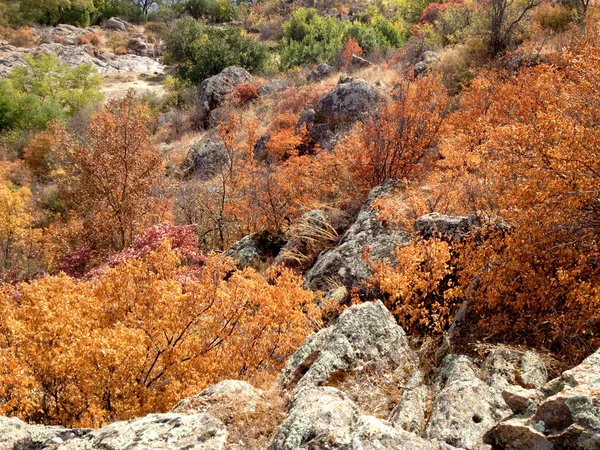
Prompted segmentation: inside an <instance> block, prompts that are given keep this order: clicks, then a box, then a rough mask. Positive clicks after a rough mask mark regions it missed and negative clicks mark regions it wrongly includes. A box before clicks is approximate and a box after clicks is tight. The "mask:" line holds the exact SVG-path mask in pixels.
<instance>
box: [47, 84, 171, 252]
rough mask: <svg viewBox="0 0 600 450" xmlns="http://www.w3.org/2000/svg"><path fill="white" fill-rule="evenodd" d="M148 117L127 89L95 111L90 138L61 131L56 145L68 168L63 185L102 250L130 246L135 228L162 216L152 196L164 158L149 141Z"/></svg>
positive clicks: (89, 238) (92, 241) (91, 240)
mask: <svg viewBox="0 0 600 450" xmlns="http://www.w3.org/2000/svg"><path fill="white" fill-rule="evenodd" d="M149 119H150V115H149V110H148V108H147V106H145V105H144V104H141V103H139V102H137V101H136V100H135V98H134V96H133V93H129V94H128V96H127V97H126V98H124V99H122V100H115V101H111V102H109V103H108V104H107V105H106V106H105V107H104V108H103V109H102V110H100V111H99V112H97V113H96V114H94V115H93V116H92V118H91V120H90V126H89V129H88V134H89V140H88V143H86V144H85V145H82V144H80V143H78V142H76V141H75V140H74V139H73V138H72V137H70V136H69V135H68V134H67V133H66V132H65V131H63V136H62V142H60V143H57V145H56V147H57V148H56V154H57V155H58V157H59V158H60V160H61V162H62V163H63V167H64V169H65V176H64V177H62V178H60V179H58V182H59V185H60V186H61V187H62V189H63V191H64V192H65V194H66V196H67V197H68V198H70V200H71V201H70V203H71V206H72V208H73V209H74V210H76V211H77V213H78V215H79V217H81V219H82V220H83V221H84V224H85V229H86V230H87V231H88V233H87V235H86V238H87V243H88V244H92V246H93V247H95V248H97V249H99V250H101V251H103V252H104V253H106V251H107V250H119V249H122V248H124V247H126V246H127V245H129V244H130V243H131V242H132V240H133V236H134V234H135V232H136V231H139V230H141V229H143V228H145V227H146V226H148V225H151V224H152V223H154V222H157V221H158V220H157V217H158V216H162V215H164V209H163V205H162V204H161V202H160V201H159V200H158V199H156V198H154V197H153V196H152V189H153V188H154V187H155V186H156V185H157V183H158V180H159V177H160V175H161V174H162V161H161V156H160V153H159V152H158V150H157V149H156V147H155V146H154V145H153V144H152V143H151V142H150V133H149V130H148V128H147V124H148V122H149Z"/></svg>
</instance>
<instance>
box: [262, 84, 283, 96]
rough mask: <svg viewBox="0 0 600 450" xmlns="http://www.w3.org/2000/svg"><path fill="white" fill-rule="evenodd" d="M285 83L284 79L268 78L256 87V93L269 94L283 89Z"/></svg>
mask: <svg viewBox="0 0 600 450" xmlns="http://www.w3.org/2000/svg"><path fill="white" fill-rule="evenodd" d="M286 88H287V83H286V82H285V81H284V80H269V81H267V82H266V83H263V84H262V85H261V86H260V87H259V88H258V95H261V96H262V95H270V94H274V93H276V92H281V91H284V90H285V89H286Z"/></svg>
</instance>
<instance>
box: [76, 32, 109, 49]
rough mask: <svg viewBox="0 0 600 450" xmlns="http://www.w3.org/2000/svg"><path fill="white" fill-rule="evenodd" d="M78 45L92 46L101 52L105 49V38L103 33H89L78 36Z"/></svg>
mask: <svg viewBox="0 0 600 450" xmlns="http://www.w3.org/2000/svg"><path fill="white" fill-rule="evenodd" d="M77 44H79V45H88V44H89V45H91V46H92V47H94V49H95V50H96V51H100V50H102V49H103V48H104V38H103V37H102V33H87V34H82V35H80V36H77Z"/></svg>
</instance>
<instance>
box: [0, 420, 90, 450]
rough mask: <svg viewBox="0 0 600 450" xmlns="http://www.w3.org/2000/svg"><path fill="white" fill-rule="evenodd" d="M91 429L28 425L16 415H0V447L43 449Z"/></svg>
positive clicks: (8, 449) (75, 437)
mask: <svg viewBox="0 0 600 450" xmlns="http://www.w3.org/2000/svg"><path fill="white" fill-rule="evenodd" d="M90 431H91V430H88V429H81V430H69V429H66V428H63V427H58V426H46V425H30V424H27V423H25V422H23V421H22V420H20V419H17V418H16V417H3V416H0V449H2V450H5V449H6V450H12V449H13V448H32V449H40V450H41V449H45V448H51V447H52V446H55V445H59V444H64V443H65V442H68V441H71V440H75V439H77V438H79V437H81V436H84V435H86V434H88V433H89V432H90Z"/></svg>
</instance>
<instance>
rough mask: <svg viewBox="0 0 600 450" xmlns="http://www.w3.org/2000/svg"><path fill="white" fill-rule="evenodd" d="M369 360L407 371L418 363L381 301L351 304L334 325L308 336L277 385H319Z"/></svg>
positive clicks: (384, 366) (381, 365) (297, 386)
mask: <svg viewBox="0 0 600 450" xmlns="http://www.w3.org/2000/svg"><path fill="white" fill-rule="evenodd" d="M368 363H374V364H376V365H379V366H380V367H382V368H386V369H389V370H390V371H394V370H400V371H403V372H406V373H407V374H412V373H413V372H414V370H415V367H416V365H417V364H418V361H417V357H416V355H415V354H414V352H413V351H412V350H411V349H410V347H409V346H408V341H407V339H406V334H405V332H404V330H403V329H402V327H400V326H399V325H398V324H397V323H396V320H395V319H394V317H393V316H392V315H391V313H390V312H389V311H388V310H387V309H386V308H385V306H383V303H381V302H380V301H377V302H372V303H363V304H361V305H355V306H352V307H350V308H348V309H347V310H346V311H344V312H343V313H342V314H341V315H340V317H339V319H338V321H337V323H336V324H335V325H333V326H332V327H329V328H325V329H323V330H321V331H319V332H317V333H314V334H312V335H311V336H309V337H308V338H307V339H306V341H305V342H304V344H303V345H302V346H301V347H300V348H299V349H298V350H297V351H296V353H295V354H294V355H293V356H292V357H291V358H290V359H289V361H288V362H287V364H286V365H285V367H284V368H283V370H282V371H281V374H280V377H279V384H280V385H281V386H283V387H285V388H286V389H290V388H291V389H294V388H295V389H297V390H299V389H302V388H303V387H308V386H320V385H323V384H325V383H327V382H328V381H329V380H330V378H331V377H332V375H334V374H336V373H340V372H342V371H344V372H349V371H352V370H354V369H357V368H361V367H363V366H365V365H366V364H368ZM407 378H408V377H407Z"/></svg>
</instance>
